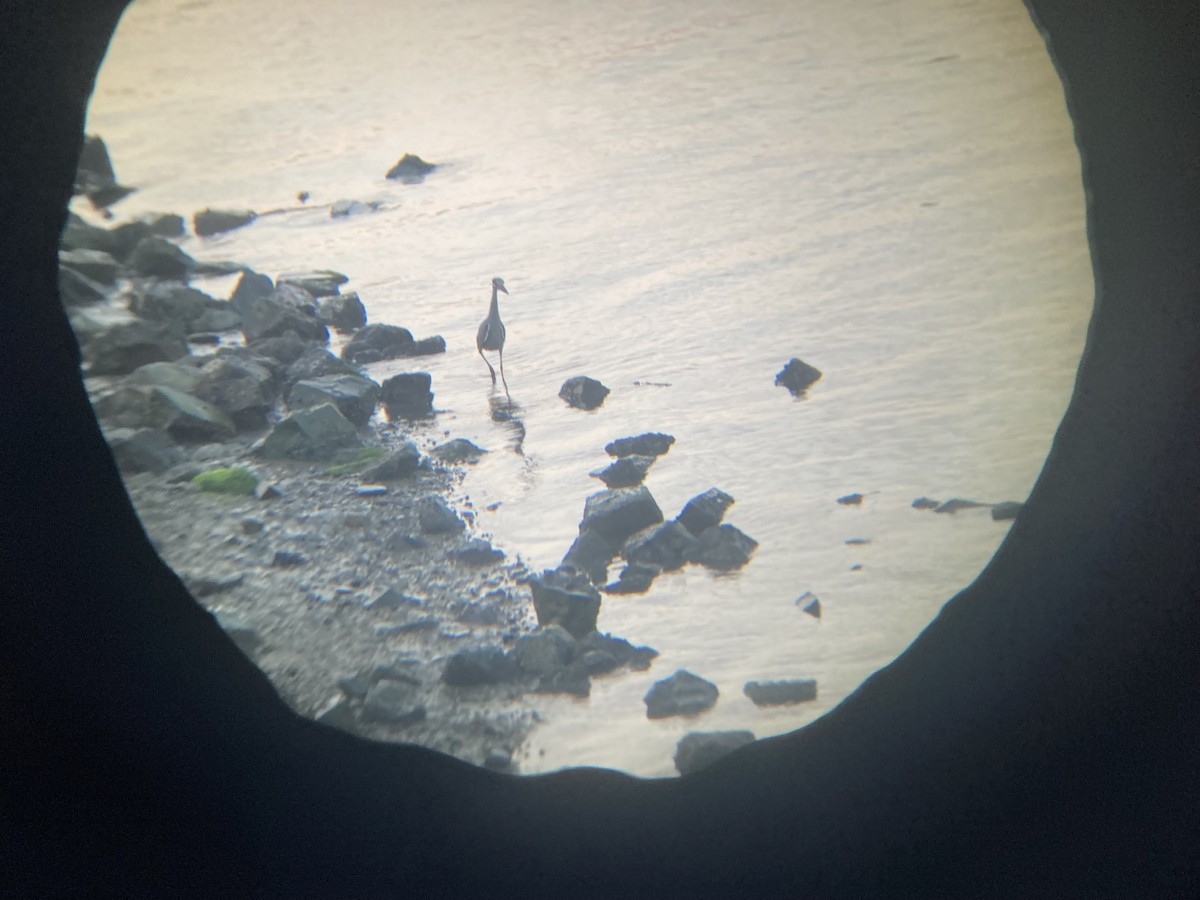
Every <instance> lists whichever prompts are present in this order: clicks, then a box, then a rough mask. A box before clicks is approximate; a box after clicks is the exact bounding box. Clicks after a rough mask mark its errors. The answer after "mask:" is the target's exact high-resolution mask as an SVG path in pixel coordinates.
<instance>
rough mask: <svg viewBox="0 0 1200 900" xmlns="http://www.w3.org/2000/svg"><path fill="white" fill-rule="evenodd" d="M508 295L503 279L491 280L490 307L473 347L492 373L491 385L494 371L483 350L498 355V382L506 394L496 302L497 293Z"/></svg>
mask: <svg viewBox="0 0 1200 900" xmlns="http://www.w3.org/2000/svg"><path fill="white" fill-rule="evenodd" d="M500 291H504V293H506V294H507V293H508V288H506V287H505V286H504V279H503V278H498V277H497V278H493V279H492V305H491V306H490V307H488V317H487V318H486V319H484V320H483V322H482V323H480V325H479V331H478V332H477V333H476V335H475V347H476V348H477V349H478V350H479V356H480V357H481V358H482V359H483V361H484V363H485V364H486V365H487V367H488V371H489V372H491V373H492V384H495V383H496V370H495V369H493V368H492V364H491V363H490V362H488V358H487V357H486V356H484V355H483V351H484V350H495V351H497V352H499V354H500V380H501V381H503V382H504V390H505V392H506V393H507V392H508V382H507V381H506V380H505V378H504V323H503V322H501V321H500V304H499V302H498V301H497V299H496V298H497V297H498V296H499V292H500Z"/></svg>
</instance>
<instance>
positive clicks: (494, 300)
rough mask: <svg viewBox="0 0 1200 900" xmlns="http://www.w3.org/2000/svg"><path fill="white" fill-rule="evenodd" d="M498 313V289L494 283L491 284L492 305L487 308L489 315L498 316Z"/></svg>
mask: <svg viewBox="0 0 1200 900" xmlns="http://www.w3.org/2000/svg"><path fill="white" fill-rule="evenodd" d="M499 314H500V291H499V290H498V289H497V288H496V286H495V285H492V305H491V307H490V308H489V309H488V315H489V316H498V315H499Z"/></svg>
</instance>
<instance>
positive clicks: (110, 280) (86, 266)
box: [58, 247, 120, 287]
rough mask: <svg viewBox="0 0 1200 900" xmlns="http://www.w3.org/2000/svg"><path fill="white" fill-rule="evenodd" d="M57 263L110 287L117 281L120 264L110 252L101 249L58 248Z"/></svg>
mask: <svg viewBox="0 0 1200 900" xmlns="http://www.w3.org/2000/svg"><path fill="white" fill-rule="evenodd" d="M58 264H59V265H60V266H61V267H62V268H64V269H70V270H71V271H73V272H78V273H79V274H80V275H83V276H86V277H87V278H88V279H90V280H91V281H94V282H96V283H98V284H102V285H105V286H107V287H112V286H113V285H114V284H116V282H117V276H118V275H119V274H120V266H119V264H118V263H117V261H116V260H115V259H113V256H112V254H111V253H106V252H105V251H103V250H89V249H87V248H83V247H81V248H79V249H77V250H60V251H59V252H58Z"/></svg>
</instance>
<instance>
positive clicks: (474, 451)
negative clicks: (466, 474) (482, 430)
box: [433, 438, 487, 463]
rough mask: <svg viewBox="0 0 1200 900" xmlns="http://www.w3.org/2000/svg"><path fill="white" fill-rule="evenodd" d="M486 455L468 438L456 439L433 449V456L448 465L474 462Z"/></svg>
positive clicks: (484, 451)
mask: <svg viewBox="0 0 1200 900" xmlns="http://www.w3.org/2000/svg"><path fill="white" fill-rule="evenodd" d="M485 453H487V451H486V450H484V449H483V448H482V447H477V446H476V445H475V444H472V443H471V442H470V441H468V440H467V439H466V438H454V439H452V440H449V441H446V443H444V444H439V445H438V446H436V447H434V448H433V455H434V456H436V457H437V458H438V459H440V460H441V461H442V462H447V463H460V462H474V461H475V460H477V459H479V457H481V456H482V455H483V454H485Z"/></svg>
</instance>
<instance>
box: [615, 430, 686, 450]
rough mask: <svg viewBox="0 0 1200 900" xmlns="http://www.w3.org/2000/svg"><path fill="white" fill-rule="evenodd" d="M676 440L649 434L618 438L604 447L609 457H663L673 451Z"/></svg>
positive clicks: (654, 433)
mask: <svg viewBox="0 0 1200 900" xmlns="http://www.w3.org/2000/svg"><path fill="white" fill-rule="evenodd" d="M674 443H675V438H673V437H672V436H671V435H669V434H661V433H659V432H647V433H646V434H639V435H637V436H636V437H623V438H617V439H616V440H615V441H612V442H611V443H609V444H606V445H605V446H604V452H605V453H607V454H608V455H609V456H662V455H663V454H665V453H666V452H667V451H669V450H670V449H671V445H672V444H674Z"/></svg>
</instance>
